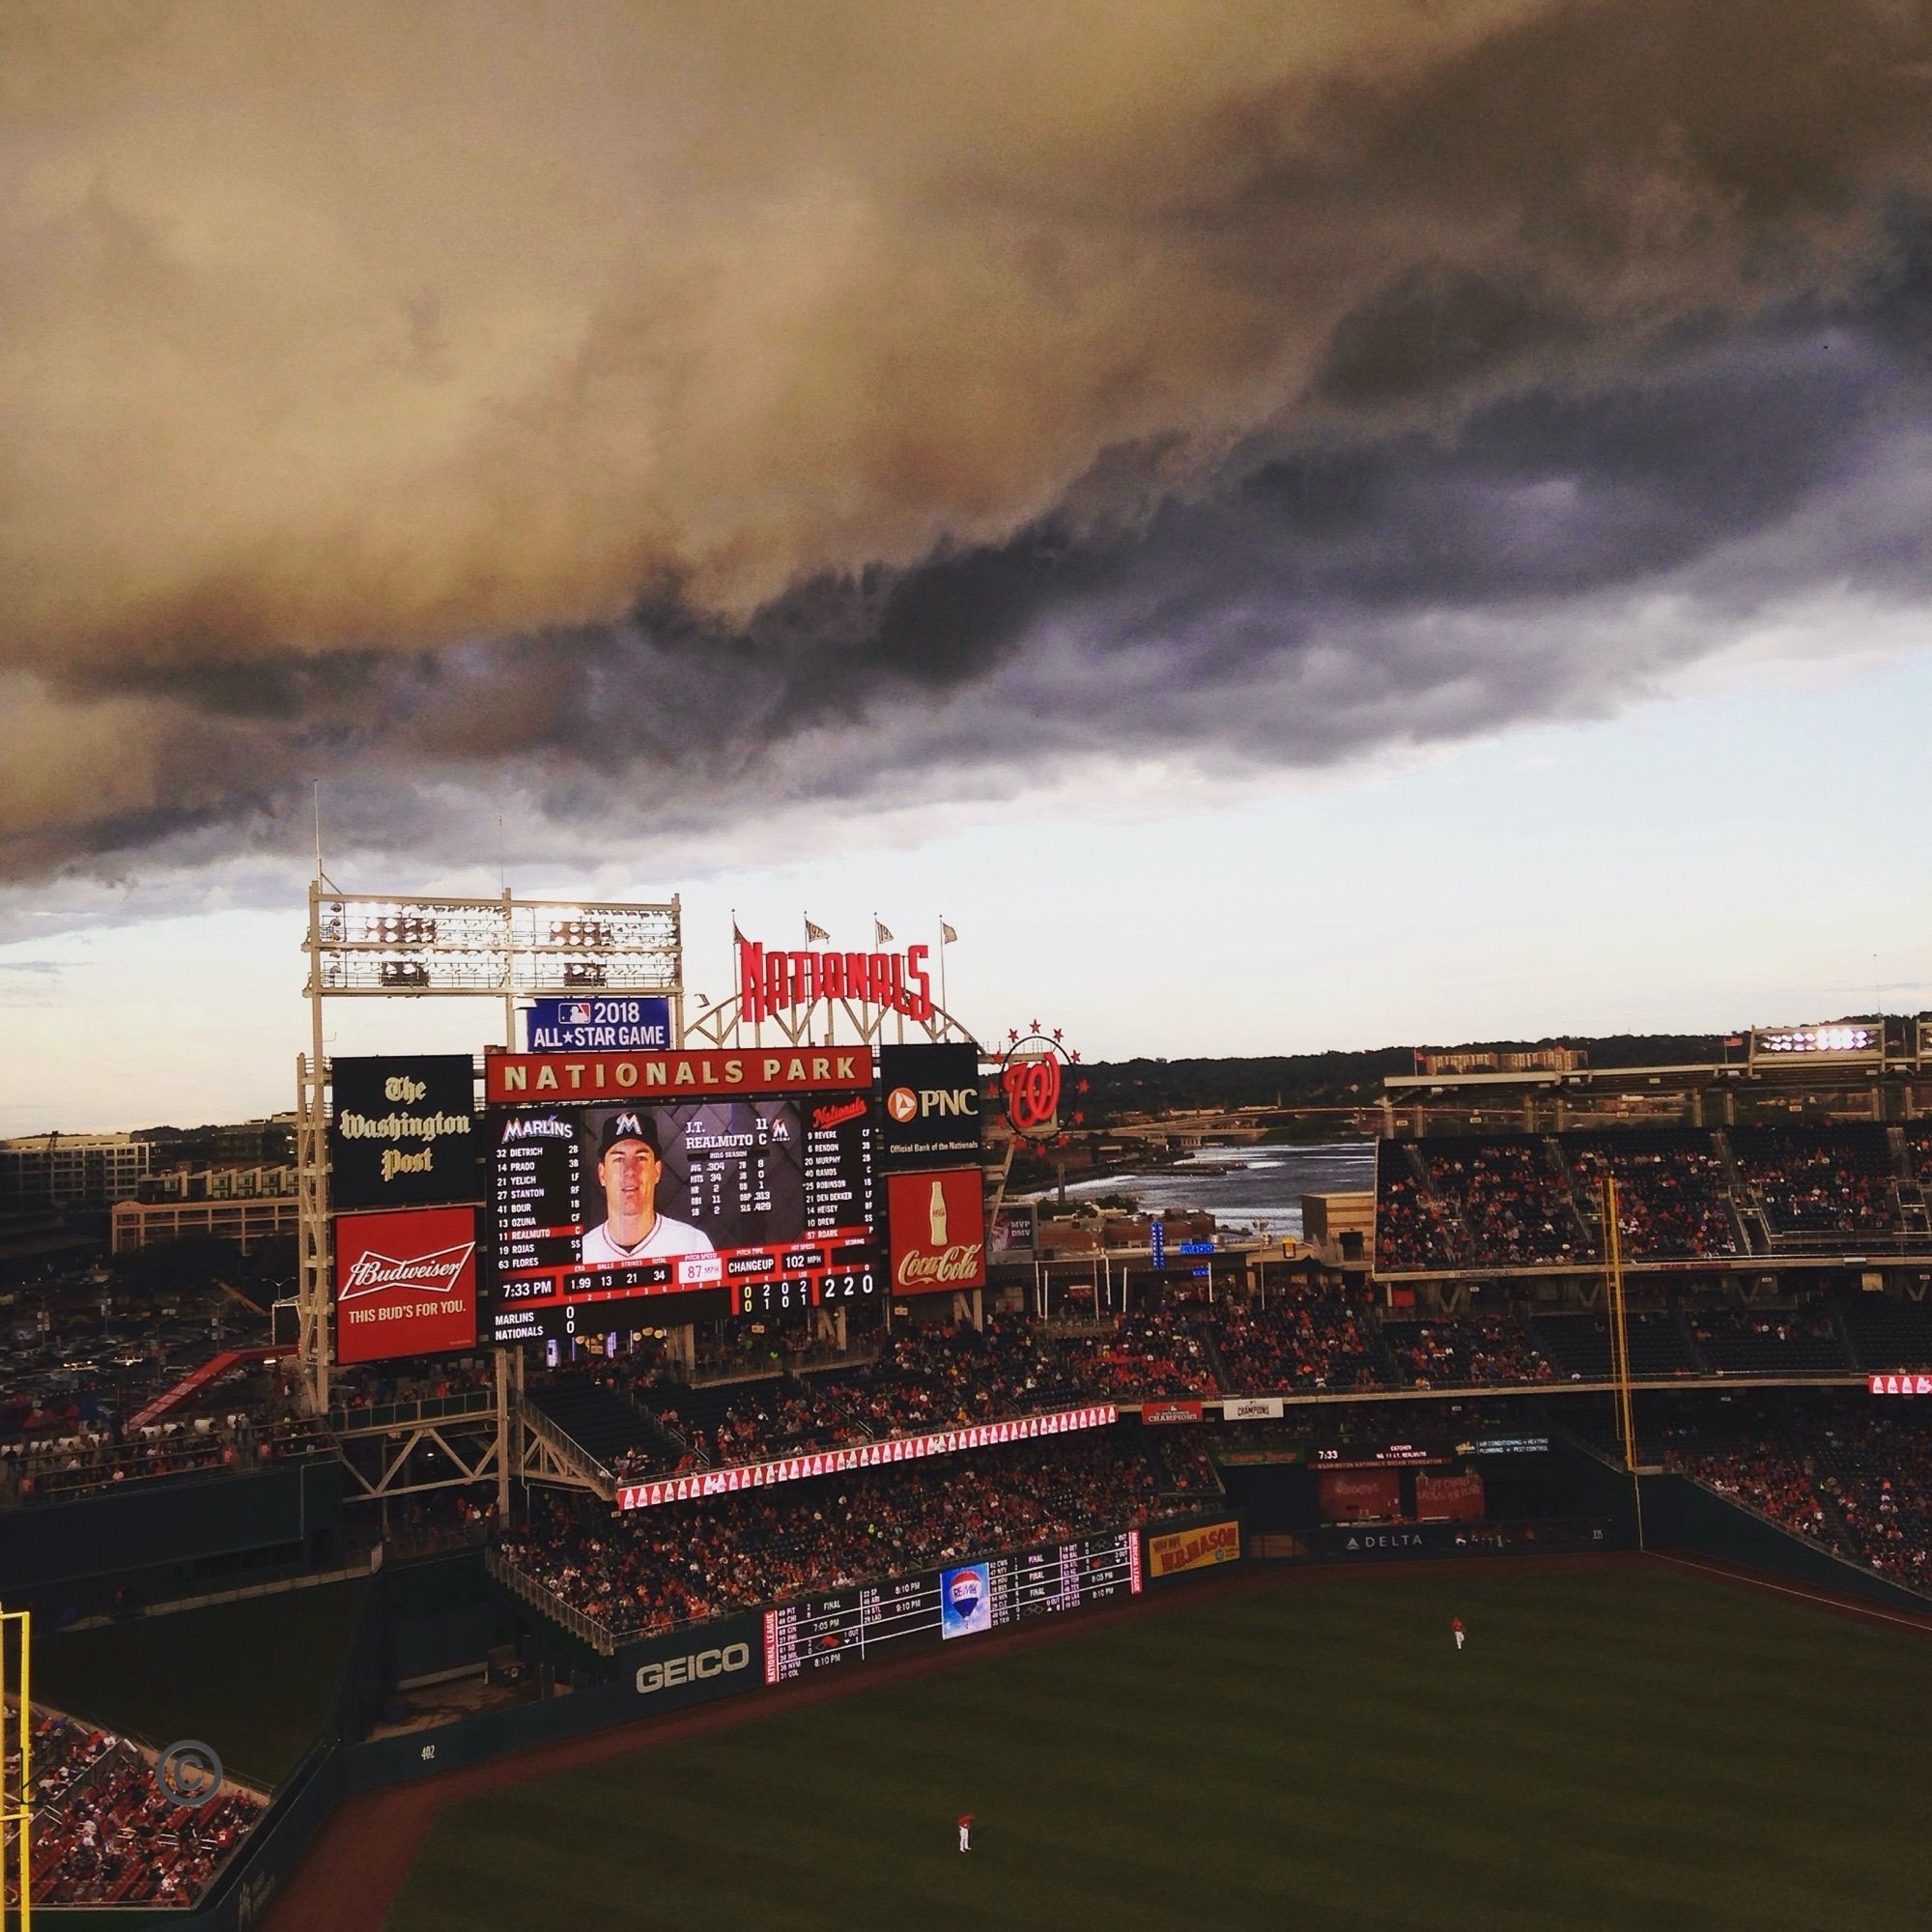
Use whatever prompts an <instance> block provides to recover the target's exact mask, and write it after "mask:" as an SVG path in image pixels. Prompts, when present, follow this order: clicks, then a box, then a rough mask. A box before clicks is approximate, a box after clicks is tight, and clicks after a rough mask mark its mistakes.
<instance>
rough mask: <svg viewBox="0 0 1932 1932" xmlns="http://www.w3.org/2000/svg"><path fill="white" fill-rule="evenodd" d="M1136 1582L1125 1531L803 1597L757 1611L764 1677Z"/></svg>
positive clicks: (954, 1632)
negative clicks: (761, 1621)
mask: <svg viewBox="0 0 1932 1932" xmlns="http://www.w3.org/2000/svg"><path fill="white" fill-rule="evenodd" d="M1140 1588H1141V1545H1140V1536H1139V1533H1138V1532H1137V1531H1135V1530H1132V1529H1123V1530H1118V1531H1112V1532H1109V1533H1108V1534H1106V1535H1103V1536H1089V1537H1079V1538H1076V1539H1074V1540H1073V1541H1072V1542H1069V1543H1054V1544H1047V1545H1045V1546H1044V1547H1042V1548H1037V1549H1030V1550H1027V1551H1025V1552H1024V1553H1022V1554H1020V1555H1010V1556H993V1557H988V1558H986V1559H985V1560H983V1561H981V1562H977V1563H961V1564H955V1565H952V1566H951V1567H949V1568H946V1569H941V1570H926V1571H922V1572H921V1573H920V1574H919V1575H917V1576H914V1577H901V1578H899V1579H898V1580H897V1581H895V1582H891V1583H879V1584H873V1585H867V1586H866V1587H864V1588H860V1589H854V1590H844V1591H840V1592H838V1594H836V1595H830V1596H821V1597H808V1598H804V1599H802V1600H801V1601H799V1602H798V1603H794V1604H784V1605H780V1606H779V1607H778V1608H777V1609H771V1610H767V1611H765V1612H764V1650H765V1657H764V1662H765V1682H766V1683H767V1684H783V1683H786V1682H788V1681H789V1680H791V1679H792V1678H795V1677H802V1676H804V1675H805V1674H806V1673H807V1672H809V1671H813V1670H824V1669H830V1668H833V1667H835V1666H837V1665H838V1664H843V1663H859V1662H865V1660H866V1659H867V1658H868V1657H892V1656H898V1655H901V1654H903V1653H904V1652H905V1651H908V1650H914V1649H919V1648H922V1647H923V1646H924V1645H927V1644H933V1643H941V1642H945V1641H948V1640H950V1639H951V1638H952V1637H957V1636H969V1635H971V1634H974V1633H976V1632H980V1631H989V1630H997V1629H999V1628H1000V1627H1001V1626H1002V1625H1005V1624H1012V1623H1019V1622H1022V1621H1024V1620H1025V1619H1027V1618H1029V1617H1037V1616H1049V1615H1053V1614H1055V1613H1057V1612H1061V1611H1065V1610H1076V1609H1080V1608H1082V1607H1083V1606H1084V1605H1088V1604H1097V1603H1102V1602H1104V1601H1105V1600H1106V1599H1108V1598H1109V1597H1121V1596H1129V1595H1137V1594H1138V1593H1139V1591H1140Z"/></svg>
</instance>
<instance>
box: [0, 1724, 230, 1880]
mask: <svg viewBox="0 0 1932 1932" xmlns="http://www.w3.org/2000/svg"><path fill="white" fill-rule="evenodd" d="M33 1749H34V1768H35V1776H34V1788H35V1795H36V1799H37V1803H36V1804H35V1816H34V1835H33V1859H34V1900H35V1903H36V1904H40V1905H61V1906H86V1905H99V1906H135V1905H158V1906H189V1905H192V1904H194V1903H195V1901H196V1900H197V1899H199V1898H200V1897H201V1895H202V1893H203V1892H204V1891H206V1890H207V1889H208V1886H209V1883H210V1881H211V1880H212V1879H213V1876H214V1874H215V1873H216V1871H218V1870H219V1869H220V1867H221V1865H222V1864H223V1863H224V1862H225V1861H227V1859H228V1857H229V1856H230V1854H231V1853H232V1852H233V1851H234V1850H235V1848H236V1846H237V1845H238V1844H239V1843H240V1841H241V1839H242V1838H244V1837H246V1836H247V1834H248V1833H249V1832H251V1831H252V1830H253V1829H254V1827H255V1825H256V1822H257V1821H258V1820H259V1819H260V1817H261V1815H262V1812H263V1810H264V1808H265V1806H264V1803H263V1801H262V1799H261V1798H260V1797H258V1796H257V1795H256V1794H255V1793H253V1792H250V1791H246V1790H244V1789H242V1788H241V1786H239V1785H236V1784H233V1783H232V1782H231V1783H228V1784H225V1785H224V1786H223V1788H222V1790H221V1791H220V1792H219V1794H218V1795H216V1796H215V1797H213V1799H211V1800H210V1801H209V1802H208V1803H207V1804H202V1805H199V1806H197V1807H196V1808H195V1809H193V1810H192V1811H185V1810H184V1809H183V1807H181V1806H180V1805H178V1804H174V1803H173V1802H172V1801H171V1800H170V1799H169V1798H168V1797H167V1796H166V1794H165V1793H163V1791H162V1790H161V1788H160V1785H159V1784H158V1782H157V1781H156V1776H155V1768H154V1764H153V1762H152V1760H151V1759H150V1757H149V1756H148V1755H147V1754H146V1753H145V1752H144V1751H142V1750H141V1749H140V1748H139V1747H136V1746H135V1745H133V1744H132V1743H130V1742H129V1741H128V1740H127V1739H125V1738H121V1737H117V1736H115V1735H113V1734H112V1733H109V1732H104V1731H99V1730H97V1729H95V1728H94V1727H93V1726H92V1725H90V1724H84V1723H81V1722H79V1721H78V1720H77V1719H73V1718H68V1717H63V1716H61V1715H60V1714H58V1713H56V1712H48V1711H42V1710H39V1709H36V1711H35V1714H34V1728H33ZM10 1902H11V1893H10Z"/></svg>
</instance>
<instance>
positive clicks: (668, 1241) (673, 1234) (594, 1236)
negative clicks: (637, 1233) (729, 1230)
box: [583, 1214, 718, 1267]
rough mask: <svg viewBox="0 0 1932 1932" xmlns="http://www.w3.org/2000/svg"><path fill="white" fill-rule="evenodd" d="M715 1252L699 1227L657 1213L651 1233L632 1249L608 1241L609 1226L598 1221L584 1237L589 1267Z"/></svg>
mask: <svg viewBox="0 0 1932 1932" xmlns="http://www.w3.org/2000/svg"><path fill="white" fill-rule="evenodd" d="M717 1252H718V1250H717V1249H716V1248H715V1247H713V1246H712V1244H711V1236H709V1235H707V1234H706V1233H705V1232H704V1230H703V1229H702V1228H694V1227H693V1226H692V1225H691V1223H690V1222H689V1221H673V1220H672V1219H671V1218H670V1216H669V1215H668V1214H660V1215H659V1216H658V1217H657V1218H656V1219H655V1220H654V1221H653V1222H652V1223H651V1229H650V1233H649V1234H647V1235H646V1236H644V1238H643V1239H642V1240H641V1241H639V1243H638V1245H637V1246H636V1247H635V1248H626V1247H620V1246H619V1245H618V1244H617V1243H616V1242H615V1241H613V1240H612V1239H611V1224H610V1222H609V1221H600V1222H598V1224H597V1225H596V1227H594V1228H591V1229H589V1230H587V1231H586V1232H585V1234H584V1236H583V1262H584V1264H585V1265H586V1266H589V1267H623V1266H624V1265H625V1264H628V1263H630V1262H656V1261H663V1260H665V1259H666V1258H667V1257H668V1256H671V1255H714V1254H716V1253H717Z"/></svg>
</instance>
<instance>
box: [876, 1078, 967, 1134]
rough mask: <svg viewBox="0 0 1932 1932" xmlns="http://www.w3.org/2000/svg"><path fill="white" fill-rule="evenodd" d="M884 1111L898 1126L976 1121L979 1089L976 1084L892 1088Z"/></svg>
mask: <svg viewBox="0 0 1932 1932" xmlns="http://www.w3.org/2000/svg"><path fill="white" fill-rule="evenodd" d="M886 1112H887V1113H888V1114H890V1115H891V1116H892V1117H893V1119H894V1120H895V1121H896V1122H898V1123H899V1125H900V1126H902V1127H906V1126H910V1125H911V1124H912V1123H913V1122H915V1121H928V1120H932V1119H934V1118H935V1117H936V1118H938V1119H941V1120H966V1121H972V1120H978V1119H979V1116H980V1090H979V1089H978V1088H977V1087H919V1088H913V1087H895V1088H894V1089H893V1091H892V1092H891V1093H890V1094H887V1095H886Z"/></svg>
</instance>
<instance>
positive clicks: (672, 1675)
mask: <svg viewBox="0 0 1932 1932" xmlns="http://www.w3.org/2000/svg"><path fill="white" fill-rule="evenodd" d="M751 1662H752V1646H751V1645H750V1644H748V1643H727V1644H726V1645H725V1648H724V1649H723V1650H697V1651H693V1652H692V1654H691V1655H690V1656H689V1657H668V1658H666V1659H665V1660H664V1662H662V1663H640V1664H639V1666H638V1695H639V1697H648V1696H649V1695H650V1694H651V1692H652V1691H653V1690H671V1689H673V1688H674V1687H675V1686H677V1685H679V1684H695V1683H696V1681H697V1680H698V1679H699V1678H701V1677H723V1676H725V1674H726V1673H727V1672H729V1671H733V1670H744V1669H746V1668H747V1667H748V1666H749V1665H750V1663H751Z"/></svg>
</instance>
